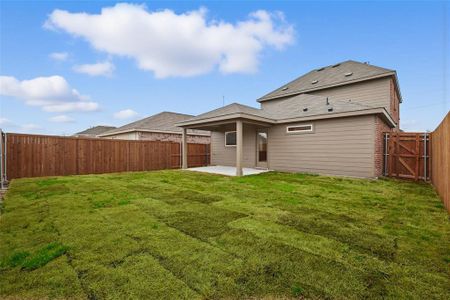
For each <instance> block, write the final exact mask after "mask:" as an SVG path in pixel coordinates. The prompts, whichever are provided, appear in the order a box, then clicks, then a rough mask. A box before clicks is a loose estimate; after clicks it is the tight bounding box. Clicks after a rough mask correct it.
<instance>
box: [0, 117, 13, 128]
mask: <svg viewBox="0 0 450 300" xmlns="http://www.w3.org/2000/svg"><path fill="white" fill-rule="evenodd" d="M9 125H12V122H11V120H9V119H7V118H0V126H9Z"/></svg>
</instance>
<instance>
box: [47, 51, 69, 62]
mask: <svg viewBox="0 0 450 300" xmlns="http://www.w3.org/2000/svg"><path fill="white" fill-rule="evenodd" d="M49 57H50V58H51V59H54V60H57V61H65V60H67V58H68V57H69V53H67V52H53V53H50V55H49Z"/></svg>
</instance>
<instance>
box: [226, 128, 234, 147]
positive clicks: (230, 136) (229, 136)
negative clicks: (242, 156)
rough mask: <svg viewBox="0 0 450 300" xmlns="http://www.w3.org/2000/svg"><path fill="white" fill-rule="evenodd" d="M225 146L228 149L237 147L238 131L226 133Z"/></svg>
mask: <svg viewBox="0 0 450 300" xmlns="http://www.w3.org/2000/svg"><path fill="white" fill-rule="evenodd" d="M225 146H226V147H232V146H236V131H227V132H225Z"/></svg>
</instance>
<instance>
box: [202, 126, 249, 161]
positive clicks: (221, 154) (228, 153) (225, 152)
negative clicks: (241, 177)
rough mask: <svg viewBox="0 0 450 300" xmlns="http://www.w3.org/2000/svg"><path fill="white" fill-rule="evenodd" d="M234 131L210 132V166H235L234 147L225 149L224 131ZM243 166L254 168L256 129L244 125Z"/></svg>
mask: <svg viewBox="0 0 450 300" xmlns="http://www.w3.org/2000/svg"><path fill="white" fill-rule="evenodd" d="M234 130H235V129H223V130H221V131H213V132H211V164H212V165H222V166H235V165H236V147H225V131H234ZM243 152H244V157H243V166H244V167H251V168H253V167H255V165H256V128H255V127H254V126H252V125H248V124H245V123H244V145H243Z"/></svg>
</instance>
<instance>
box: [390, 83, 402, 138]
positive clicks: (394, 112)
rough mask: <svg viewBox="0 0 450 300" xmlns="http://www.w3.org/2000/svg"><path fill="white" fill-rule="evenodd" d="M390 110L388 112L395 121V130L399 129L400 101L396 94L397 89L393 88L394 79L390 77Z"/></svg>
mask: <svg viewBox="0 0 450 300" xmlns="http://www.w3.org/2000/svg"><path fill="white" fill-rule="evenodd" d="M390 92H391V110H390V112H389V113H390V114H391V116H392V118H393V119H394V121H395V123H397V128H396V129H395V130H396V131H397V130H399V129H400V101H399V98H398V95H397V91H396V90H395V83H394V80H393V79H391V91H390Z"/></svg>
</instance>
